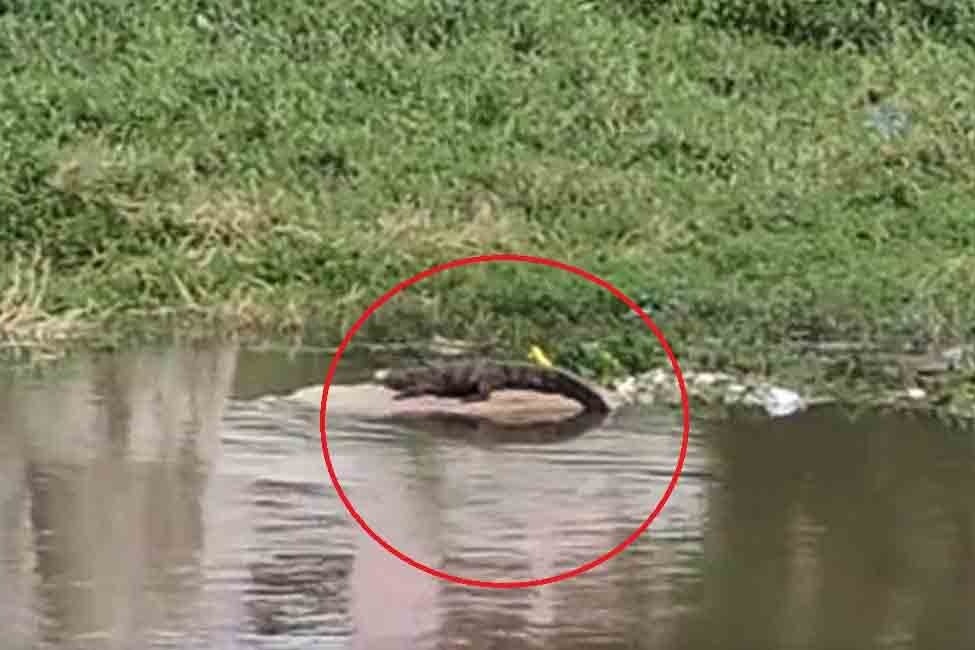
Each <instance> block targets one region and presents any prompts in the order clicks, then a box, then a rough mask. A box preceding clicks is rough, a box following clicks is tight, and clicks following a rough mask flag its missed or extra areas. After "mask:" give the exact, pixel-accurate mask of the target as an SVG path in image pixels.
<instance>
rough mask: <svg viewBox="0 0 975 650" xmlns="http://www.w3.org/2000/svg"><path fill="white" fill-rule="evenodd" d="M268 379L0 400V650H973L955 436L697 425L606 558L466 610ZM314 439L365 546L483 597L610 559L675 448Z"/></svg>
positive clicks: (658, 422) (342, 421) (961, 458)
mask: <svg viewBox="0 0 975 650" xmlns="http://www.w3.org/2000/svg"><path fill="white" fill-rule="evenodd" d="M319 357H321V358H319ZM269 359H271V357H269V356H268V353H263V354H261V355H257V356H254V355H251V354H249V353H242V354H240V353H239V352H238V350H236V349H235V348H234V347H233V346H223V347H220V346H217V347H197V348H191V347H190V348H175V349H168V350H156V351H152V350H149V351H141V352H133V353H129V354H120V355H114V356H108V357H99V358H94V359H88V360H84V361H81V362H78V363H76V364H74V365H72V366H71V367H68V368H65V369H63V371H61V372H59V373H58V374H57V375H56V376H52V377H49V378H46V379H44V380H43V381H30V380H27V379H24V378H20V379H17V380H16V381H12V380H11V381H7V382H6V383H5V384H3V385H2V388H0V401H2V404H0V409H2V412H3V414H4V416H3V419H2V420H0V524H2V526H0V583H2V584H3V585H4V588H3V590H2V592H3V593H2V595H0V629H2V630H3V634H4V638H3V647H5V648H7V647H9V648H14V649H16V648H34V647H49V648H56V649H61V648H72V649H73V648H133V647H174V648H194V647H200V648H265V647H268V648H270V647H309V648H311V647H315V648H319V647H341V648H369V649H375V648H378V649H380V650H381V649H383V648H404V647H406V648H414V647H428V648H455V647H456V648H460V647H465V648H468V647H473V648H486V647H495V648H539V647H546V648H583V647H585V648H593V647H596V648H661V649H663V648H708V647H722V648H724V647H748V648H772V647H775V648H779V647H789V648H834V647H844V648H849V647H857V648H868V647H885V648H887V647H889V648H895V647H906V646H911V647H915V646H917V647H943V648H947V647H959V648H962V647H975V624H973V622H972V620H971V617H970V616H969V614H968V612H969V609H970V603H972V602H975V505H973V504H972V499H971V495H972V494H973V493H975V450H973V446H975V443H973V437H972V436H971V435H970V434H959V433H952V432H947V431H944V430H941V429H940V428H938V426H936V425H935V424H934V423H931V422H927V421H923V420H913V421H911V420H906V419H904V418H891V417H880V416H869V417H861V418H859V419H855V420H849V419H845V418H843V417H841V416H840V415H838V414H835V413H831V412H828V411H814V412H810V413H808V414H805V415H803V416H801V417H797V418H790V419H784V420H775V421H768V420H766V419H763V418H745V417H739V418H737V419H734V420H732V421H730V422H724V423H720V424H717V423H711V424H708V423H703V422H700V421H699V422H698V423H697V426H696V429H695V431H694V433H693V436H692V444H691V448H690V450H689V453H688V458H687V465H686V471H685V475H684V476H683V478H682V479H681V482H680V484H679V485H678V489H677V491H676V492H675V493H674V495H673V498H672V500H671V502H670V504H669V505H668V507H667V508H666V509H665V510H664V511H663V513H662V514H661V515H660V517H659V518H658V519H657V520H656V521H655V522H654V524H653V526H651V528H650V529H649V531H648V532H647V533H646V534H645V535H643V536H642V537H641V538H640V539H638V540H637V541H636V542H635V543H634V544H633V545H632V546H630V547H629V548H628V549H627V550H626V551H624V552H623V553H622V554H621V555H619V556H617V557H616V558H614V559H612V560H610V561H609V562H607V563H605V564H603V565H601V566H599V567H597V568H595V569H593V570H592V571H590V572H588V573H586V574H584V575H582V576H579V577H578V578H575V579H572V580H569V581H567V582H561V583H558V584H554V585H548V586H545V587H542V588H537V589H529V590H514V591H512V590H485V589H474V588H468V587H462V586H458V585H455V584H451V583H449V582H445V581H441V580H437V579H435V578H433V577H430V576H428V575H426V574H424V573H421V572H419V571H417V570H416V569H413V568H411V567H409V566H407V565H406V564H404V563H403V562H401V561H399V560H398V559H396V558H393V557H391V556H390V555H389V554H388V553H386V551H384V550H383V549H382V548H381V547H380V546H379V545H378V544H377V543H376V542H375V541H374V540H372V539H371V538H369V537H368V536H366V535H365V534H364V533H363V532H362V531H361V530H360V529H359V528H358V527H357V526H356V525H355V523H354V522H353V521H352V520H351V519H350V517H349V515H348V513H347V512H346V511H345V509H344V507H343V505H342V504H341V502H340V501H339V500H338V499H337V497H336V495H335V493H334V491H333V489H332V487H331V485H329V483H328V477H327V475H326V473H325V470H324V468H323V466H322V457H321V449H320V445H319V440H318V430H317V428H318V421H317V415H318V414H317V409H316V408H315V407H307V406H303V405H300V404H295V403H291V402H289V401H287V400H285V399H283V398H280V397H273V396H269V397H264V398H260V399H254V397H255V395H257V394H259V393H261V392H262V391H261V390H260V387H261V385H262V377H263V376H265V375H266V377H265V379H266V381H265V383H264V384H263V385H266V386H268V387H269V389H273V390H274V391H276V392H287V391H288V390H290V389H292V388H296V387H298V386H301V385H305V384H312V383H315V382H317V381H320V379H321V375H322V374H323V373H322V369H323V368H324V367H325V365H326V362H327V359H325V358H324V356H323V355H314V357H312V356H307V357H301V356H300V355H299V357H297V358H292V359H290V360H289V359H287V358H286V357H284V356H282V357H281V362H280V363H279V364H274V363H272V362H271V361H270V360H269ZM329 426H330V432H329V435H330V437H329V442H330V450H331V452H332V457H333V462H334V463H335V466H336V471H337V472H338V474H339V476H340V478H341V480H342V484H343V487H344V489H345V490H346V492H347V494H348V495H349V497H350V498H351V499H352V501H353V503H354V504H355V505H356V507H357V509H358V510H359V512H360V514H361V515H362V516H363V517H364V518H365V520H366V521H367V522H369V524H370V525H371V526H372V527H373V528H374V529H375V530H376V531H377V532H379V533H380V534H381V535H383V537H384V538H385V539H387V540H388V541H389V542H390V543H392V544H394V545H395V546H397V547H398V548H400V549H401V550H402V551H404V552H406V553H408V554H409V555H410V556H411V557H413V558H415V559H416V560H418V561H421V562H424V563H426V564H428V565H430V566H432V567H435V568H438V569H441V570H444V571H448V572H450V573H454V574H459V575H463V576H466V577H471V578H476V579H482V580H520V579H526V578H535V577H543V576H548V575H553V574H556V573H560V572H563V571H566V570H570V569H572V568H573V567H575V566H577V565H579V564H581V563H583V562H587V561H590V560H592V559H594V558H595V557H597V556H598V555H600V554H602V553H603V552H605V551H606V550H607V549H609V548H610V547H612V546H614V545H615V544H617V543H619V542H620V541H621V540H623V539H625V538H626V537H627V536H628V535H629V534H630V533H631V532H632V531H633V530H634V528H635V527H636V526H637V525H638V524H639V523H640V522H641V521H642V520H643V519H644V518H645V517H646V515H647V513H648V512H649V511H650V509H651V508H652V507H653V505H654V504H655V503H656V502H657V499H658V498H659V496H660V494H661V493H662V492H663V490H664V488H665V487H666V484H667V482H668V481H669V478H670V472H671V470H672V469H673V466H674V462H675V459H676V456H677V452H678V450H679V446H680V429H679V417H678V414H674V413H667V412H663V413H646V412H643V413H641V412H622V413H619V414H614V416H613V417H612V418H611V419H610V420H609V421H608V422H606V423H604V424H603V426H601V427H598V428H595V429H593V430H589V431H585V432H579V433H578V435H576V434H573V435H556V436H548V437H546V436H544V435H539V436H536V437H535V438H533V439H527V440H526V439H521V440H511V441H509V443H510V444H507V445H503V446H492V445H484V444H472V442H476V440H475V441H472V440H471V439H470V431H469V430H467V431H466V432H465V430H464V429H463V427H460V428H459V429H458V428H457V427H455V426H452V425H451V423H446V422H441V423H439V424H438V425H431V426H429V427H426V428H425V429H424V427H419V428H420V429H423V430H422V431H412V432H410V433H407V432H406V429H405V428H404V427H403V425H402V424H397V423H378V422H370V421H367V420H365V419H357V418H354V417H348V416H343V417H335V418H334V421H333V418H332V416H330V418H329ZM409 428H410V429H417V428H418V427H417V426H416V424H415V423H412V424H411V425H410V427H409Z"/></svg>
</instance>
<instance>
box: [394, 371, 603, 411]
mask: <svg viewBox="0 0 975 650" xmlns="http://www.w3.org/2000/svg"><path fill="white" fill-rule="evenodd" d="M376 380H377V381H378V382H379V383H381V384H382V385H383V386H385V387H386V388H389V389H392V390H395V391H398V392H397V394H396V396H395V397H394V398H393V399H397V400H401V399H407V398H410V397H419V396H422V395H432V396H436V397H452V398H459V399H461V400H462V401H467V402H476V401H483V400H486V399H488V398H489V397H490V396H491V393H492V392H493V391H495V390H502V389H506V388H507V389H521V390H534V391H538V392H541V393H554V394H558V395H564V396H565V397H568V398H570V399H573V400H575V401H576V402H579V403H580V404H582V406H583V407H584V409H585V412H588V413H601V414H605V413H609V411H610V406H609V404H607V403H606V400H605V399H604V398H603V396H602V395H600V394H599V392H598V391H596V390H595V389H594V388H591V387H590V386H589V385H588V384H586V382H585V381H584V380H583V379H581V378H580V377H577V376H576V375H574V374H572V373H570V372H568V371H567V370H563V369H561V368H556V367H547V366H540V365H537V364H534V363H523V362H516V361H493V360H486V359H477V360H470V361H459V362H450V363H444V364H438V365H430V366H419V367H410V368H394V369H390V370H381V371H379V372H378V373H376Z"/></svg>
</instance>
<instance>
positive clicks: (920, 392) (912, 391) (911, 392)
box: [904, 386, 928, 400]
mask: <svg viewBox="0 0 975 650" xmlns="http://www.w3.org/2000/svg"><path fill="white" fill-rule="evenodd" d="M904 394H905V395H906V396H907V397H908V398H909V399H913V400H919V399H924V398H925V397H927V396H928V394H927V392H925V390H924V389H923V388H917V387H916V386H913V387H911V388H908V389H907V390H906V391H904Z"/></svg>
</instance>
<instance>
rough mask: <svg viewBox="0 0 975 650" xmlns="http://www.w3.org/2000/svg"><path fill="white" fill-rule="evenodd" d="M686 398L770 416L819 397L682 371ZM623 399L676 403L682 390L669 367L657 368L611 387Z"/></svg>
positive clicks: (796, 408) (719, 375)
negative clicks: (741, 407) (761, 410)
mask: <svg viewBox="0 0 975 650" xmlns="http://www.w3.org/2000/svg"><path fill="white" fill-rule="evenodd" d="M683 375H684V383H685V386H686V388H687V393H688V397H690V398H693V399H694V400H696V401H697V400H700V401H703V402H704V403H706V404H723V405H725V406H739V405H740V406H745V407H753V408H761V409H763V410H764V411H765V412H766V413H767V414H769V415H770V416H772V417H785V416H788V415H792V414H794V413H797V412H799V411H803V410H805V409H806V408H807V407H808V406H809V405H810V403H813V402H815V403H819V402H820V401H821V400H818V399H812V398H810V397H808V396H807V397H803V396H802V395H800V394H799V393H798V392H796V391H794V390H791V389H789V388H784V387H782V386H776V385H774V384H771V383H769V382H767V381H762V380H756V381H749V380H743V379H738V378H735V377H734V376H732V375H730V374H728V373H724V372H684V373H683ZM614 389H615V390H616V392H618V393H619V394H620V395H621V396H622V397H623V398H624V399H625V400H627V401H630V402H635V403H639V404H661V403H662V404H666V405H667V406H679V405H680V403H681V391H680V387H679V386H678V385H677V381H676V380H675V379H674V373H673V371H672V370H670V369H669V368H656V369H654V370H651V371H650V372H646V373H643V374H641V375H638V376H635V377H628V378H627V379H625V380H623V381H622V382H619V383H617V384H616V385H615V386H614Z"/></svg>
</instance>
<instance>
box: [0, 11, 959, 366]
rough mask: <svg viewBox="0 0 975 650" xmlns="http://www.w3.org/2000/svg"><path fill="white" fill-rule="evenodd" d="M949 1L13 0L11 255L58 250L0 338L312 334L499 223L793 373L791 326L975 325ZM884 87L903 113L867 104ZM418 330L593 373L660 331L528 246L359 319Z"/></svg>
mask: <svg viewBox="0 0 975 650" xmlns="http://www.w3.org/2000/svg"><path fill="white" fill-rule="evenodd" d="M881 6H882V7H884V11H882V12H881V11H880V9H879V7H881ZM938 7H941V5H937V6H935V5H934V4H932V3H908V2H893V3H889V2H888V3H883V4H882V5H881V4H879V3H871V2H859V1H856V0H847V1H840V0H831V1H830V2H827V3H820V4H817V5H816V6H815V8H814V10H810V5H809V3H806V2H799V1H798V0H767V1H764V2H759V3H756V2H747V1H745V0H682V1H677V0H673V1H670V2H658V3H650V2H635V1H633V0H617V1H616V2H612V3H602V4H599V5H598V6H596V5H592V4H591V3H589V4H585V3H583V4H578V5H573V6H566V5H565V3H561V2H559V3H556V2H551V1H546V2H541V3H527V4H526V3H520V2H514V3H511V2H508V3H502V4H501V5H498V4H497V3H494V4H491V5H483V4H479V3H458V2H450V1H446V0H404V1H403V2H398V3H371V4H369V5H368V6H360V5H358V4H357V5H355V6H354V7H353V6H351V5H347V4H343V3H331V4H329V5H328V7H326V8H324V9H323V8H322V7H321V6H320V3H309V2H304V1H298V2H292V3H286V4H274V3H263V4H260V3H258V4H255V3H245V4H242V5H240V6H234V7H229V6H223V5H220V4H214V3H203V4H200V3H186V2H174V3H168V4H155V5H151V6H150V5H144V4H133V3H106V2H94V3H92V2H87V3H80V2H75V1H69V2H57V3H55V2H50V1H40V2H30V3H26V2H15V3H13V4H12V5H10V6H9V7H8V8H7V10H6V13H5V16H4V26H3V34H4V35H3V38H0V53H2V54H3V56H0V78H2V79H4V84H3V89H2V90H3V92H2V93H0V96H2V99H0V115H2V116H3V120H0V124H2V125H3V126H0V136H2V139H3V141H4V143H5V151H6V155H5V156H3V157H2V158H0V215H2V217H0V219H2V220H3V225H4V227H3V228H0V257H2V258H3V259H14V256H15V255H19V259H22V260H27V259H29V258H30V256H31V255H33V254H34V253H35V251H36V252H37V253H38V259H37V263H36V268H37V269H49V275H48V276H47V277H48V284H47V285H46V287H45V290H44V291H43V293H37V294H34V295H36V297H37V300H36V301H35V300H33V298H31V297H24V298H22V299H21V298H11V301H12V302H11V303H10V304H14V305H15V306H14V309H21V308H22V306H23V305H24V304H27V302H29V304H30V306H31V313H30V314H27V315H26V316H23V317H21V318H19V319H17V320H16V323H17V325H16V328H11V327H5V328H4V329H3V330H2V331H0V334H2V336H3V337H4V341H5V342H9V341H12V342H14V343H30V342H31V341H32V340H35V339H37V340H44V341H55V342H57V341H61V340H62V339H64V338H66V337H67V336H68V335H69V334H70V333H71V332H74V331H77V328H78V327H79V326H80V325H81V324H82V321H83V322H84V324H85V325H88V326H93V327H90V329H89V330H88V331H87V335H88V336H89V337H94V338H93V339H92V338H90V339H89V340H95V341H97V342H105V343H113V342H117V341H118V340H119V337H120V336H121V335H125V336H128V335H130V334H132V333H139V334H147V333H151V334H158V333H161V332H166V331H169V330H170V328H171V327H173V326H177V327H179V328H181V329H184V330H189V331H191V332H199V331H207V332H210V331H212V330H214V329H218V328H221V329H223V328H226V329H231V330H235V331H238V332H244V333H256V334H262V335H270V336H295V337H301V338H303V339H304V340H306V341H308V342H312V343H333V344H334V342H335V341H336V340H337V338H338V336H339V335H340V334H341V333H343V332H344V331H345V330H346V329H347V328H348V327H349V326H350V325H351V324H352V322H353V321H354V319H355V318H356V317H357V316H358V314H359V313H360V312H361V310H362V309H363V308H364V307H365V306H366V305H367V304H369V303H370V302H371V301H372V300H373V299H374V298H375V297H377V296H378V295H380V294H381V293H382V292H383V291H385V290H386V289H388V288H389V287H391V286H392V285H393V284H394V283H395V282H396V281H398V280H400V279H402V278H404V277H407V276H409V275H411V274H413V273H415V272H417V271H419V270H421V269H422V268H424V267H426V266H428V265H430V264H431V263H432V262H434V261H442V260H446V259H448V258H453V257H459V256H463V255H470V254H480V253H484V252H485V251H494V250H512V251H518V252H523V253H534V254H539V255H545V256H550V257H555V258H559V259H562V260H566V261H568V262H571V263H573V264H577V265H579V266H582V267H584V268H586V269H589V270H591V271H593V272H595V273H597V274H599V275H600V276H602V277H605V278H606V279H608V280H610V281H612V282H613V283H614V284H616V285H617V286H619V287H620V288H621V289H623V290H624V291H627V292H629V293H632V294H633V295H634V296H635V297H641V298H642V297H643V296H642V295H641V294H646V295H647V296H648V298H649V299H650V300H651V301H653V302H655V303H656V304H657V305H658V307H659V309H658V308H654V309H653V310H652V313H651V315H652V316H653V317H654V319H655V320H657V322H658V325H660V327H662V328H663V330H664V332H665V334H666V335H667V338H668V340H669V341H670V343H671V345H673V346H674V348H675V351H676V352H677V353H678V354H680V355H681V358H682V360H685V359H687V360H695V359H697V360H702V361H711V362H713V365H717V366H725V367H743V368H744V369H746V370H750V371H751V370H762V371H764V370H768V369H771V370H773V371H776V372H793V371H795V370H796V368H795V367H793V366H794V364H793V366H790V365H789V363H790V360H791V359H792V352H791V350H790V349H789V348H788V347H787V346H786V345H785V343H786V342H788V341H790V340H795V339H803V340H810V339H814V340H823V339H843V340H854V341H856V340H863V339H881V340H884V341H900V340H902V339H908V338H917V339H921V340H925V341H939V340H944V339H955V338H963V337H966V336H971V335H972V334H973V332H972V329H971V323H972V322H975V303H973V302H972V301H971V300H970V299H968V298H967V296H969V295H970V287H971V286H972V280H973V275H972V273H973V272H972V269H975V264H973V263H972V262H973V258H972V253H971V251H972V250H973V248H972V243H973V240H975V230H973V228H972V226H971V219H970V215H971V213H972V211H973V207H975V199H973V198H972V197H973V196H975V192H972V189H973V181H972V179H973V177H972V173H971V169H972V168H973V165H972V162H973V158H975V148H973V146H975V145H973V144H972V143H973V142H975V140H973V138H972V137H971V136H972V133H973V128H975V125H973V123H972V121H971V118H970V116H968V115H967V114H966V113H965V112H964V111H962V110H960V109H959V108H958V107H963V106H968V105H970V104H971V101H972V96H971V90H970V88H968V87H966V86H963V85H959V84H953V83H944V81H943V80H945V79H963V78H965V75H966V74H967V73H968V71H969V68H970V62H969V61H968V55H967V53H968V51H969V45H968V43H970V39H971V37H972V29H973V28H972V25H973V24H975V21H973V20H972V16H971V15H970V14H965V13H964V12H965V11H967V9H966V7H967V5H965V4H963V3H955V4H952V5H945V6H944V7H942V8H940V9H939V8H938ZM147 24H151V25H152V29H144V26H145V25H147ZM844 44H845V45H851V46H852V47H841V45H844ZM873 88H883V89H884V91H883V99H884V100H885V101H886V100H887V99H888V98H890V99H891V100H892V101H893V104H894V105H896V106H897V107H898V110H902V111H904V113H905V115H909V116H910V118H911V125H912V128H911V129H910V130H909V131H908V132H906V133H905V134H904V135H903V137H899V138H896V139H893V140H890V141H884V142H882V141H880V138H878V137H877V136H876V133H874V132H873V131H872V130H871V129H870V127H868V126H865V124H864V119H865V116H864V112H863V102H862V101H861V100H862V99H863V98H864V97H867V95H868V94H869V92H868V91H870V90H871V89H873ZM894 100H896V101H894ZM10 274H11V271H9V270H6V269H3V270H0V276H2V279H3V281H5V282H7V283H11V282H13V279H12V278H13V276H11V275H10ZM452 289H457V291H451V290H452ZM25 301H26V302H25ZM5 304H6V303H5ZM641 304H642V303H641ZM21 313H23V312H21ZM82 317H83V318H82ZM3 318H4V316H3V315H0V319H3ZM434 329H436V330H439V331H440V332H441V333H443V334H444V335H446V336H462V337H465V338H480V337H485V338H488V337H490V338H498V339H499V340H503V341H504V342H505V345H506V346H508V347H509V349H512V350H518V351H521V350H524V349H525V347H526V344H527V343H528V342H532V341H537V342H538V343H539V344H541V345H542V346H543V347H544V348H545V349H546V350H551V351H552V353H553V355H554V356H555V357H557V358H558V360H559V363H564V364H566V365H569V366H570V367H573V366H575V369H577V370H581V369H585V368H588V369H589V370H591V373H590V374H592V375H594V376H599V377H604V376H610V375H614V374H619V373H621V372H625V371H631V370H633V369H637V368H645V367H646V366H648V365H653V364H657V363H659V362H660V361H661V360H662V356H661V355H660V351H659V346H657V343H656V341H655V340H654V339H653V337H651V336H648V335H647V332H646V331H645V330H643V329H642V328H641V327H640V325H639V324H638V323H636V322H635V321H633V320H632V319H628V318H627V317H626V310H625V309H624V308H623V307H622V306H621V305H620V304H619V303H618V302H617V301H616V300H615V299H614V298H613V297H612V296H611V295H609V294H608V293H606V292H604V291H602V290H601V289H598V288H596V287H592V286H588V285H585V284H584V283H583V282H582V280H580V279H578V278H575V277H572V276H569V275H567V274H563V273H558V272H555V271H551V270H548V269H543V268H541V267H524V266H518V267H515V266H509V267H500V266H498V265H493V266H490V267H489V266H484V267H478V268H473V269H459V270H455V271H450V272H448V273H446V274H444V275H441V276H438V277H436V278H432V279H430V280H429V281H426V282H424V283H422V284H421V285H418V286H416V287H413V288H411V289H410V290H408V291H407V292H405V293H404V294H403V295H401V296H398V297H397V299H395V300H394V301H392V302H391V303H390V304H389V305H388V306H387V307H385V308H384V309H383V310H382V311H381V312H380V313H379V314H377V315H376V317H374V318H373V319H372V320H371V321H370V322H369V325H368V327H367V330H366V331H365V332H363V338H365V337H371V338H373V339H382V338H391V337H394V336H395V337H402V336H404V335H406V334H415V335H424V336H426V335H428V334H429V333H430V332H431V331H433V330H434ZM587 341H599V344H598V348H593V347H589V348H586V347H583V344H584V343H585V342H587ZM522 354H523V353H521V352H519V354H518V355H517V356H518V357H521V356H522ZM783 366H787V367H784V369H783ZM802 370H803V372H804V371H805V370H804V369H802Z"/></svg>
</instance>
